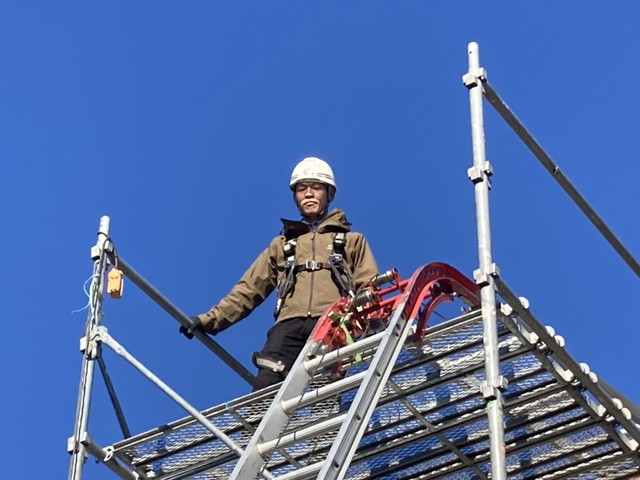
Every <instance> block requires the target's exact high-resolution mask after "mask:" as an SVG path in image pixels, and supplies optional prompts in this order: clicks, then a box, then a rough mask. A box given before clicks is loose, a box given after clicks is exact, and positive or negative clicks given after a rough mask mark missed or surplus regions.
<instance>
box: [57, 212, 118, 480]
mask: <svg viewBox="0 0 640 480" xmlns="http://www.w3.org/2000/svg"><path fill="white" fill-rule="evenodd" d="M110 223H111V220H110V219H109V217H107V216H104V217H102V218H101V219H100V227H99V228H98V241H97V243H96V244H95V245H94V246H93V247H91V259H92V260H93V278H92V279H91V289H90V292H89V315H88V317H87V324H86V327H85V331H84V337H83V338H82V339H81V340H80V350H81V351H82V353H83V358H82V373H81V375H80V391H79V393H78V405H77V408H76V420H75V427H74V429H73V436H72V437H70V438H69V440H68V445H67V447H68V450H69V453H71V464H70V466H69V480H80V479H81V478H82V468H83V465H84V462H85V460H86V458H87V449H86V447H85V445H84V443H83V442H84V439H85V436H86V435H87V425H88V423H89V406H90V403H91V389H92V385H93V376H94V371H95V360H96V356H97V355H98V354H99V349H98V342H97V339H98V338H99V331H98V327H99V326H100V321H101V320H102V297H103V292H104V278H105V273H106V270H107V251H106V250H107V249H108V247H109V245H108V244H109V225H110Z"/></svg>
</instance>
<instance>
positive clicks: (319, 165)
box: [289, 157, 336, 193]
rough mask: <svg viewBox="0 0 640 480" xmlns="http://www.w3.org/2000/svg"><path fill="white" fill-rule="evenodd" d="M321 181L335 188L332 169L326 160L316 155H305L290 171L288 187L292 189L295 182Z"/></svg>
mask: <svg viewBox="0 0 640 480" xmlns="http://www.w3.org/2000/svg"><path fill="white" fill-rule="evenodd" d="M306 180H307V181H314V182H322V183H326V184H327V185H329V186H331V187H333V190H334V193H335V190H336V180H335V178H334V177H333V170H331V167H330V166H329V164H328V163H327V162H325V161H324V160H321V159H319V158H316V157H307V158H305V159H304V160H302V161H301V162H300V163H298V164H297V165H296V166H295V168H294V169H293V172H292V173H291V180H290V181H289V188H291V190H293V189H294V187H295V186H296V183H300V182H304V181H306Z"/></svg>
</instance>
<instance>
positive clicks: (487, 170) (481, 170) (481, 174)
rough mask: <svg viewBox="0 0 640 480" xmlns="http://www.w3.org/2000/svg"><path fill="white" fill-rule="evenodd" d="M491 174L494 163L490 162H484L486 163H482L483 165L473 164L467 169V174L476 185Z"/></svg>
mask: <svg viewBox="0 0 640 480" xmlns="http://www.w3.org/2000/svg"><path fill="white" fill-rule="evenodd" d="M491 175H493V165H491V163H490V162H484V165H482V166H481V167H476V166H473V167H471V168H469V169H467V176H468V177H469V180H471V181H472V182H473V184H474V185H475V184H476V183H478V182H483V181H484V180H485V179H487V178H489V177H490V176H491Z"/></svg>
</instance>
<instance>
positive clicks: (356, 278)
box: [347, 233, 379, 291]
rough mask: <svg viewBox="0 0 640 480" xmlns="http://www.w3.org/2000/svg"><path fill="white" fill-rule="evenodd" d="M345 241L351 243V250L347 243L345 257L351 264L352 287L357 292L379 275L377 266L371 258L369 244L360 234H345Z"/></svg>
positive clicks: (371, 253)
mask: <svg viewBox="0 0 640 480" xmlns="http://www.w3.org/2000/svg"><path fill="white" fill-rule="evenodd" d="M347 239H348V240H351V241H352V242H353V243H352V246H351V248H349V244H348V243H349V242H348V243H347V255H348V256H349V260H350V263H351V265H350V267H351V272H352V275H353V286H354V287H355V289H356V291H358V290H360V288H361V287H362V286H364V285H366V284H367V283H368V282H369V280H371V279H372V278H373V277H374V276H375V275H377V274H378V273H379V272H378V265H377V264H376V260H375V258H373V252H372V251H371V248H370V247H369V242H367V240H366V238H364V236H363V235H362V234H360V233H353V234H347Z"/></svg>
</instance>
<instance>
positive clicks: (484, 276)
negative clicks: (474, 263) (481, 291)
mask: <svg viewBox="0 0 640 480" xmlns="http://www.w3.org/2000/svg"><path fill="white" fill-rule="evenodd" d="M499 276H500V269H499V268H498V266H497V265H496V264H495V263H492V264H490V265H489V266H488V267H487V268H486V269H485V271H484V272H483V271H481V270H480V269H477V270H474V271H473V279H474V280H475V281H476V285H478V286H479V287H480V288H482V287H485V286H487V285H489V279H490V278H491V277H493V278H496V277H499Z"/></svg>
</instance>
